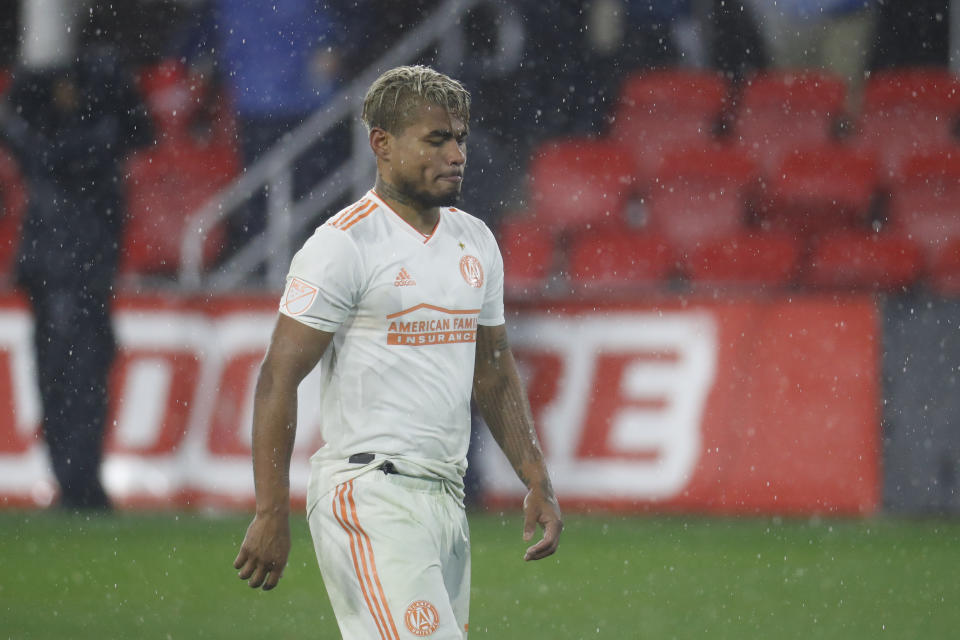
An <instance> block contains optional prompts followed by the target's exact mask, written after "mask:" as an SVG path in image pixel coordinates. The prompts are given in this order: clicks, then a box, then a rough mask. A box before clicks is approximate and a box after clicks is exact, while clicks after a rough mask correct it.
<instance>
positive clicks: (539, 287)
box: [497, 215, 556, 296]
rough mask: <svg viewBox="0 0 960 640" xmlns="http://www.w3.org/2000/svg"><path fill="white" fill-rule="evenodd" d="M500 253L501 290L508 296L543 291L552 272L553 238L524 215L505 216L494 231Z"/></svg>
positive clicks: (554, 240) (554, 250) (554, 243)
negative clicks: (501, 259) (502, 278)
mask: <svg viewBox="0 0 960 640" xmlns="http://www.w3.org/2000/svg"><path fill="white" fill-rule="evenodd" d="M497 236H498V238H499V244H500V252H501V254H502V255H503V270H504V289H505V292H506V294H507V295H508V296H528V295H537V294H541V293H543V292H544V291H545V289H546V288H547V286H548V284H549V277H550V275H551V273H552V271H553V267H554V261H555V253H556V238H555V237H554V236H553V235H552V234H551V233H550V232H549V231H544V230H543V229H542V227H541V225H540V224H539V223H538V222H537V221H536V220H534V219H531V218H529V217H527V216H522V215H521V217H518V218H508V219H507V220H504V221H503V222H501V223H500V226H499V229H498V231H497Z"/></svg>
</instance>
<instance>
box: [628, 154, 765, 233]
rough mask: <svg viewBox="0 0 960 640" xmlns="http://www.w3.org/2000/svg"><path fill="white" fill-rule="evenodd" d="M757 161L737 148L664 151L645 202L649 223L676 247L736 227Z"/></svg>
mask: <svg viewBox="0 0 960 640" xmlns="http://www.w3.org/2000/svg"><path fill="white" fill-rule="evenodd" d="M757 178H758V173H757V167H756V165H755V163H754V162H753V161H752V160H751V159H750V158H748V157H747V156H746V155H745V154H743V153H741V152H740V151H738V150H737V149H731V148H721V147H711V148H706V149H700V150H697V151H686V152H678V153H673V154H670V155H668V156H667V157H666V158H665V159H664V161H663V165H662V166H661V167H660V171H659V172H658V173H657V179H656V183H655V186H654V187H653V188H652V189H651V190H650V193H649V198H648V202H647V226H648V228H649V229H650V230H651V231H653V232H654V233H657V234H660V235H662V236H664V237H665V238H667V239H668V240H669V241H670V242H671V243H672V244H673V245H674V246H675V247H679V248H683V249H688V248H690V247H693V246H696V245H697V244H699V243H700V242H702V241H703V240H705V239H709V238H714V237H723V236H729V235H731V234H735V233H737V232H739V231H740V230H741V229H742V228H743V226H744V222H745V218H746V215H745V210H746V200H747V197H748V192H749V190H750V189H751V187H752V186H753V185H754V184H755V182H756V180H757Z"/></svg>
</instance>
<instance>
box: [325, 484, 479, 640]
mask: <svg viewBox="0 0 960 640" xmlns="http://www.w3.org/2000/svg"><path fill="white" fill-rule="evenodd" d="M418 483H419V484H420V485H423V486H425V487H428V486H429V485H430V484H431V481H429V480H418V479H411V478H402V477H398V476H394V475H391V476H386V475H385V474H382V473H381V472H371V473H368V474H366V475H364V476H361V477H359V478H356V479H355V480H352V481H350V482H347V483H344V484H342V485H339V486H338V487H337V488H336V489H335V490H334V491H333V492H332V494H331V495H330V496H327V497H326V498H324V500H323V501H321V502H320V504H319V505H318V506H317V507H316V508H314V510H313V511H312V512H311V515H310V528H311V532H312V533H313V537H314V545H315V547H316V550H317V557H318V560H319V562H320V569H321V572H322V574H323V578H324V584H325V585H326V587H327V593H328V594H329V596H330V602H331V604H332V606H333V609H334V613H335V614H336V616H337V622H338V624H339V625H340V630H341V633H342V634H343V637H344V638H345V639H347V640H353V639H357V640H360V639H366V638H374V639H380V640H399V639H401V638H404V639H406V638H417V637H424V636H427V635H429V637H430V638H432V639H433V638H436V639H456V640H460V639H461V638H463V635H464V634H463V631H462V625H461V623H460V622H459V620H458V617H457V615H455V614H454V611H453V607H452V605H451V602H450V596H449V594H448V593H447V589H446V585H445V582H444V576H443V572H442V562H441V560H440V553H441V550H440V541H441V538H442V537H443V534H442V529H443V525H442V524H440V523H436V522H434V521H435V520H436V519H437V515H438V512H437V510H436V509H435V508H434V506H433V505H434V504H435V498H436V496H435V495H431V494H430V493H429V492H428V491H418V490H416V489H411V488H410V486H411V485H413V486H416V485H417V484H418ZM404 485H406V486H404Z"/></svg>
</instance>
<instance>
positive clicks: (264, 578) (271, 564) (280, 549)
mask: <svg viewBox="0 0 960 640" xmlns="http://www.w3.org/2000/svg"><path fill="white" fill-rule="evenodd" d="M289 554H290V517H289V516H287V515H286V514H284V515H272V516H260V515H258V516H256V517H255V518H254V519H253V522H251V523H250V526H249V527H248V528H247V535H246V536H244V538H243V544H241V545H240V553H239V554H237V559H236V560H234V561H233V568H234V569H239V570H240V573H239V574H237V575H238V577H239V578H240V579H241V580H249V583H248V584H249V585H250V587H251V588H253V589H257V588H259V587H260V586H261V585H262V586H263V590H264V591H269V590H270V589H273V588H274V587H275V586H277V583H278V582H279V581H280V578H281V577H283V569H284V567H286V566H287V556H288V555H289Z"/></svg>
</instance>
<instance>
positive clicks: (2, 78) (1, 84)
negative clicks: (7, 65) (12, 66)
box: [0, 68, 13, 97]
mask: <svg viewBox="0 0 960 640" xmlns="http://www.w3.org/2000/svg"><path fill="white" fill-rule="evenodd" d="M12 83H13V73H12V72H11V71H10V70H9V69H2V68H0V97H3V94H5V93H6V92H7V89H9V88H10V85H11V84H12Z"/></svg>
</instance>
